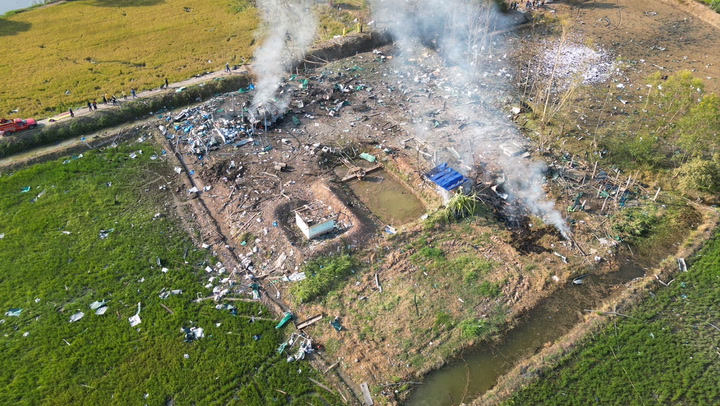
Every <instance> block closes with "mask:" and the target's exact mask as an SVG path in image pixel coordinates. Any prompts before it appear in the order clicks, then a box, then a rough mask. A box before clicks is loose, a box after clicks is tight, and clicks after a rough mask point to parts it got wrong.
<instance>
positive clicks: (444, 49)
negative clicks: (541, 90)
mask: <svg viewBox="0 0 720 406" xmlns="http://www.w3.org/2000/svg"><path fill="white" fill-rule="evenodd" d="M372 8H373V11H374V18H375V20H376V22H377V24H378V27H379V28H385V29H387V30H389V31H390V33H391V34H392V36H393V37H394V40H395V44H396V45H397V47H398V49H399V52H400V54H401V55H400V57H399V58H395V59H394V60H395V61H397V62H398V63H400V64H403V66H402V68H398V69H397V70H396V71H397V72H399V73H400V75H412V74H413V73H408V72H414V71H418V70H422V69H423V68H425V70H426V71H431V72H432V74H431V75H430V76H431V77H432V78H433V80H432V83H428V87H429V88H432V90H428V92H430V93H432V92H437V93H442V94H443V96H442V97H445V98H446V99H448V98H449V96H452V97H453V99H454V100H453V101H451V102H446V103H444V105H445V107H444V110H443V114H444V115H445V116H446V117H448V119H451V120H452V121H455V122H465V123H468V125H467V126H464V127H461V128H458V129H454V128H453V129H452V132H451V133H447V132H446V133H445V134H444V135H440V136H438V133H439V132H440V131H442V130H435V129H433V128H429V126H425V127H423V126H421V125H419V126H417V128H416V134H415V135H416V136H417V137H419V138H421V139H423V140H424V141H425V143H426V145H431V146H433V147H434V148H435V149H436V150H441V149H443V148H445V147H447V146H448V142H449V141H448V140H449V139H452V140H453V143H452V145H451V146H452V148H453V149H454V151H457V153H458V154H459V155H461V156H462V157H461V161H462V162H463V163H464V164H465V165H466V166H467V167H469V166H471V165H472V164H474V163H475V161H476V160H477V161H482V162H484V163H488V164H492V165H494V166H496V167H499V168H500V169H501V170H502V172H503V173H504V175H505V178H506V183H505V185H504V188H505V190H506V192H507V193H508V195H509V198H510V199H512V200H518V201H520V202H522V203H523V205H524V206H525V207H526V208H527V209H528V210H529V211H530V212H531V213H532V214H534V215H536V216H538V217H540V218H542V219H543V221H545V222H546V223H548V224H551V225H553V226H555V227H556V228H557V229H558V230H559V231H560V232H561V233H562V234H563V236H565V237H568V236H569V228H568V226H567V224H566V223H565V221H564V220H563V218H562V216H561V215H560V213H559V212H558V211H557V210H556V209H555V207H554V202H552V201H550V200H548V199H547V197H546V193H545V191H544V190H543V188H542V184H543V181H544V167H545V166H544V164H542V163H531V162H528V161H526V160H523V159H521V158H518V157H507V156H506V155H504V154H503V152H502V151H501V145H502V144H503V143H510V142H513V141H518V142H520V143H523V142H522V141H523V139H522V138H523V137H522V135H521V133H520V131H519V130H518V128H517V126H516V125H515V124H514V123H513V122H512V121H511V120H509V119H508V118H507V117H506V114H505V113H503V112H502V111H501V110H500V109H499V107H497V106H498V104H500V102H499V99H501V98H502V97H503V95H504V94H506V93H507V92H506V90H508V89H509V83H508V81H509V79H510V78H511V75H510V74H509V73H507V70H508V66H506V59H505V57H504V53H505V49H504V44H503V43H502V41H501V40H499V39H497V38H496V37H494V36H493V32H495V31H498V30H502V29H505V28H508V27H510V26H511V24H512V21H510V19H509V17H507V16H505V15H503V14H502V13H500V12H499V11H498V10H497V8H496V6H495V4H494V3H493V2H491V1H489V0H488V1H482V0H375V3H374V4H373V6H372ZM428 49H431V50H433V52H434V53H436V54H437V58H436V61H433V62H430V59H431V58H424V59H423V58H420V55H423V54H425V55H426V54H427V53H428ZM419 60H424V61H427V62H424V63H425V64H426V65H431V64H434V65H433V66H421V65H422V64H421V63H420V62H418V61H419ZM416 77H417V76H416ZM415 81H416V82H417V79H416V80H415ZM458 169H461V170H462V168H458Z"/></svg>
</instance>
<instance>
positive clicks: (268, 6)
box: [252, 0, 317, 106]
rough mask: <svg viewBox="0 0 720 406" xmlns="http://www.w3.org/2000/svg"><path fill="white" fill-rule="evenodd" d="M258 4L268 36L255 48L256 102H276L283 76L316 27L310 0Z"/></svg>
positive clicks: (271, 0)
mask: <svg viewBox="0 0 720 406" xmlns="http://www.w3.org/2000/svg"><path fill="white" fill-rule="evenodd" d="M257 5H258V8H259V9H260V11H261V13H262V17H263V21H264V26H265V30H266V36H265V40H264V42H263V44H262V46H260V48H258V49H257V50H256V51H255V60H254V62H253V70H254V71H255V75H256V76H257V83H256V86H255V89H256V93H255V96H254V97H253V102H252V104H253V106H260V105H267V104H268V103H272V102H273V100H274V99H275V97H276V96H277V90H278V87H279V86H280V84H281V83H282V80H283V76H284V75H285V74H286V73H288V72H289V71H290V69H291V68H292V66H293V64H295V63H296V62H297V61H298V60H300V58H302V57H303V56H304V54H305V51H306V50H307V48H308V47H309V46H310V45H311V44H312V41H313V39H314V38H315V32H316V29H317V17H316V16H315V14H314V13H313V11H312V9H311V7H312V5H313V2H312V1H311V0H258V2H257ZM280 104H281V105H283V103H280Z"/></svg>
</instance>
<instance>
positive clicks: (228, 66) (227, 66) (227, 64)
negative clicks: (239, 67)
mask: <svg viewBox="0 0 720 406" xmlns="http://www.w3.org/2000/svg"><path fill="white" fill-rule="evenodd" d="M225 72H227V73H230V63H229V62H226V63H225Z"/></svg>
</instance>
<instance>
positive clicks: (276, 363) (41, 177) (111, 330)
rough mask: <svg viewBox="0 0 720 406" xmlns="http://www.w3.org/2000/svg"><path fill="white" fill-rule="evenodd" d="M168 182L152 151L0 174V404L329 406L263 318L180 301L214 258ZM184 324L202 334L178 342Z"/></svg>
mask: <svg viewBox="0 0 720 406" xmlns="http://www.w3.org/2000/svg"><path fill="white" fill-rule="evenodd" d="M139 150H142V154H139V153H137V151H139ZM133 152H135V153H136V154H137V157H136V158H135V159H131V158H130V154H131V153H133ZM154 156H156V157H159V158H157V159H151V157H154ZM168 174H171V175H174V173H173V172H172V168H169V166H168V164H167V163H166V162H164V160H163V158H162V153H161V151H160V150H159V148H158V147H157V146H154V145H152V144H147V143H144V144H138V143H132V144H131V145H125V146H120V147H117V148H109V149H108V150H106V151H105V152H102V153H101V152H94V151H90V152H87V153H85V154H84V156H83V157H73V158H67V159H65V160H59V161H55V162H48V163H44V164H38V165H35V166H33V167H31V168H28V169H24V170H19V171H17V172H15V173H3V174H2V175H1V176H0V269H2V272H1V273H0V310H1V311H2V315H0V318H1V319H2V322H0V348H2V352H3V356H2V357H1V358H0V404H3V405H37V404H43V405H69V404H73V405H135V404H148V405H166V404H168V402H169V401H170V400H172V401H173V402H174V403H173V404H175V405H191V404H197V405H220V404H222V405H228V404H231V405H258V406H260V405H273V404H279V405H280V404H302V405H306V404H311V405H320V404H322V405H326V404H338V403H339V402H338V400H337V399H336V398H334V397H333V396H332V395H331V394H329V393H328V392H327V391H325V390H324V389H320V388H319V387H317V386H316V385H315V384H313V383H312V382H310V381H309V379H308V378H309V377H314V378H315V379H321V378H319V377H318V376H317V372H316V371H315V370H314V369H313V368H312V367H311V366H310V365H309V364H308V363H307V362H301V363H287V362H286V360H285V357H286V356H285V355H279V354H278V353H277V351H276V349H277V347H278V344H279V343H280V342H281V341H282V340H283V331H278V330H276V329H275V328H274V326H275V324H276V322H275V321H272V320H265V321H262V320H256V321H255V322H253V323H251V322H250V321H249V317H248V316H251V315H255V316H258V315H259V316H261V317H266V318H274V317H273V316H272V315H271V314H270V312H269V311H268V310H267V309H265V308H263V307H262V306H261V305H259V304H257V303H247V302H234V303H233V305H235V306H236V307H237V315H236V316H235V315H232V314H231V312H230V311H229V310H218V309H217V308H216V307H215V303H213V302H212V301H206V302H201V303H195V302H193V299H195V297H196V295H198V294H199V295H202V296H208V295H209V293H210V292H209V290H208V289H206V288H204V287H203V286H202V284H203V283H204V282H203V280H201V279H200V278H201V275H205V271H204V268H205V266H207V265H215V262H216V260H215V259H214V258H212V257H211V256H210V254H209V251H208V250H204V249H201V248H199V247H197V244H195V243H193V242H192V241H191V240H190V238H189V237H188V234H187V232H186V231H185V228H184V227H182V226H181V224H180V223H179V219H178V217H177V215H176V214H174V213H175V210H174V209H173V207H174V206H173V205H172V204H170V205H167V204H166V203H168V202H170V203H171V202H172V201H173V200H172V195H171V191H170V190H162V189H160V186H161V185H163V184H165V183H166V178H165V176H170V175H168ZM28 188H29V189H28ZM167 189H170V188H167ZM157 213H160V214H162V216H157V217H156V216H155V215H156V214H157ZM101 230H104V231H105V233H106V234H102V233H103V231H101ZM101 235H103V236H105V237H106V238H101ZM158 261H159V262H160V265H158ZM162 268H167V272H166V273H165V272H163V271H162ZM163 289H166V290H167V289H181V290H182V294H179V295H170V296H169V297H168V298H166V299H161V298H160V297H159V294H160V293H161V291H162V290H163ZM100 300H107V301H108V303H107V304H108V307H109V310H107V312H106V313H105V314H104V315H101V316H98V315H96V314H94V312H93V311H92V310H91V309H90V304H91V303H92V302H94V301H100ZM138 302H139V303H142V310H141V312H140V314H139V315H140V318H141V320H142V322H141V324H139V325H137V326H136V327H131V326H130V323H129V321H128V318H129V317H131V316H133V315H134V314H135V313H136V312H137V304H138ZM161 304H162V305H165V306H167V307H168V308H169V309H171V310H172V311H173V312H174V313H173V314H171V313H170V312H168V311H167V310H165V309H164V308H163V307H162V306H161ZM11 309H22V311H21V313H20V314H19V316H12V315H11V314H6V312H9V311H11ZM78 311H82V312H84V313H85V315H84V317H83V318H82V319H80V320H78V321H76V322H73V323H70V322H69V320H70V317H71V316H72V315H73V314H76V313H77V312H78ZM193 326H195V327H202V328H204V329H205V334H206V336H205V337H203V338H200V339H199V340H197V341H194V342H189V343H188V342H185V341H184V338H185V337H184V334H183V333H182V332H181V328H183V327H193ZM253 336H256V337H255V338H257V339H255V338H253ZM279 391H283V392H285V393H286V394H283V393H281V392H279Z"/></svg>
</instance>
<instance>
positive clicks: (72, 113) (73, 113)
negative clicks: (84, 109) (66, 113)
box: [69, 109, 75, 117]
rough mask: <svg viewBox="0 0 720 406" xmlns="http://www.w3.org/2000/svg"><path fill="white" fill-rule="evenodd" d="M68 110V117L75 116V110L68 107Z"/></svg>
mask: <svg viewBox="0 0 720 406" xmlns="http://www.w3.org/2000/svg"><path fill="white" fill-rule="evenodd" d="M69 110H70V117H75V112H74V111H72V109H69Z"/></svg>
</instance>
